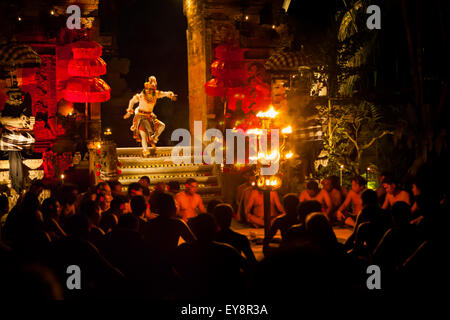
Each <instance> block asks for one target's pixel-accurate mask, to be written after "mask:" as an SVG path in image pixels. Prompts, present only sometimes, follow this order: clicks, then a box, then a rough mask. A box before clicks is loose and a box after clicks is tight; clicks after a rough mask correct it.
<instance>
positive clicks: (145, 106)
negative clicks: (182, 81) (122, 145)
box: [123, 76, 177, 156]
mask: <svg viewBox="0 0 450 320" xmlns="http://www.w3.org/2000/svg"><path fill="white" fill-rule="evenodd" d="M156 87H157V82H156V78H155V77H154V76H151V77H149V78H148V82H146V83H145V84H144V90H142V92H141V93H138V94H135V95H134V96H133V98H131V100H130V102H129V104H128V109H127V113H126V114H125V115H124V116H123V118H124V119H127V118H129V117H130V116H131V115H132V114H134V118H133V125H132V126H131V127H130V130H131V131H133V137H134V138H135V139H136V141H138V142H139V141H140V142H141V143H142V154H143V155H144V156H148V155H149V154H150V151H149V150H148V144H149V143H150V144H151V146H152V147H153V150H156V143H157V142H158V137H159V136H160V134H161V133H162V132H163V131H164V128H165V127H166V125H165V124H164V123H163V122H161V121H160V120H158V119H157V118H156V115H155V114H154V113H153V108H154V107H155V104H156V101H157V100H158V99H161V98H169V99H171V100H172V101H175V100H176V99H177V95H176V94H174V93H173V92H172V91H159V90H157V89H156ZM136 103H139V105H138V107H137V108H136V109H135V110H133V106H134V105H135V104H136Z"/></svg>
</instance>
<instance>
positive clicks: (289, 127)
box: [281, 126, 292, 134]
mask: <svg viewBox="0 0 450 320" xmlns="http://www.w3.org/2000/svg"><path fill="white" fill-rule="evenodd" d="M281 133H283V134H288V133H292V127H291V126H287V127H286V128H283V129H281Z"/></svg>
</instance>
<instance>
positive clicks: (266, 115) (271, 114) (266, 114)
mask: <svg viewBox="0 0 450 320" xmlns="http://www.w3.org/2000/svg"><path fill="white" fill-rule="evenodd" d="M278 113H279V112H278V111H275V109H274V108H273V106H271V107H270V109H269V110H267V111H266V112H262V111H260V112H258V114H257V115H256V116H257V117H258V118H270V119H274V118H275V117H276V116H277V114H278Z"/></svg>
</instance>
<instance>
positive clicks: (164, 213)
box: [158, 193, 177, 217]
mask: <svg viewBox="0 0 450 320" xmlns="http://www.w3.org/2000/svg"><path fill="white" fill-rule="evenodd" d="M158 208H159V210H158V211H159V215H160V216H161V217H175V216H176V213H177V206H176V204H175V200H174V199H173V196H172V195H170V194H168V193H161V194H160V195H159V196H158Z"/></svg>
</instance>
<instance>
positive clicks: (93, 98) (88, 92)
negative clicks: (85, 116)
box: [64, 77, 111, 103]
mask: <svg viewBox="0 0 450 320" xmlns="http://www.w3.org/2000/svg"><path fill="white" fill-rule="evenodd" d="M110 92H111V88H110V87H109V85H108V84H107V83H106V82H105V81H104V80H102V79H100V78H81V77H74V78H70V79H69V80H67V82H66V88H65V89H64V99H66V100H67V101H70V102H86V103H88V102H89V103H94V102H105V101H108V100H109V98H110Z"/></svg>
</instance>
